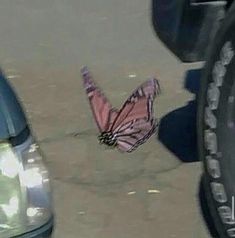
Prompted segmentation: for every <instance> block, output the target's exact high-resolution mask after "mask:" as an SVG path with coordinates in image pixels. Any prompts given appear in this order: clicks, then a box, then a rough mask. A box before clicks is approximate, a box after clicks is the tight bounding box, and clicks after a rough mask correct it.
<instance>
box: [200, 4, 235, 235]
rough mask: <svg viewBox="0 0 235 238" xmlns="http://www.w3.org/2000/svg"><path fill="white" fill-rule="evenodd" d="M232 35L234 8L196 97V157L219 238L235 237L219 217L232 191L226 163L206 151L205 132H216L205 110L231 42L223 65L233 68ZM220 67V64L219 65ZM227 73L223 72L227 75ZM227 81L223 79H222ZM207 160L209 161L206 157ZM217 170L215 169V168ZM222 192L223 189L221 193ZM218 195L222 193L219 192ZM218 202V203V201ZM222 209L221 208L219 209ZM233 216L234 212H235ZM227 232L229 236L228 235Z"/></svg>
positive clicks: (228, 204)
mask: <svg viewBox="0 0 235 238" xmlns="http://www.w3.org/2000/svg"><path fill="white" fill-rule="evenodd" d="M232 30H233V31H235V5H234V6H233V7H232V8H231V9H230V10H229V12H228V13H227V15H226V17H225V19H224V20H223V22H222V24H221V27H220V29H219V31H218V32H217V35H216V37H215V40H214V43H213V46H212V47H211V49H210V53H209V55H208V57H207V62H206V65H205V68H204V72H203V77H202V80H201V90H200V94H199V103H198V118H197V122H198V145H199V156H200V159H201V160H202V161H203V165H204V173H205V179H204V186H205V191H206V196H207V201H208V206H209V208H210V212H211V215H212V217H213V220H214V223H215V226H216V228H217V230H218V233H219V234H220V238H226V237H235V236H229V234H231V229H234V234H235V222H234V224H228V223H230V222H229V220H228V223H227V222H226V219H225V215H226V216H229V213H227V214H225V213H224V212H223V214H222V215H221V212H219V211H221V209H225V210H226V209H227V211H229V208H230V209H231V197H232V196H233V191H232V190H231V187H230V186H229V185H228V184H229V182H228V181H227V180H226V175H225V171H224V170H223V167H224V166H223V163H226V161H224V160H223V158H219V157H218V153H217V152H218V151H217V152H216V154H214V152H213V153H212V152H211V151H210V150H209V149H208V147H207V146H206V145H205V131H206V130H209V132H212V134H213V133H214V134H215V136H217V134H216V130H217V128H214V129H213V128H210V127H209V126H208V125H206V123H205V121H204V117H205V113H204V111H205V108H206V107H208V100H207V95H208V90H209V89H208V88H209V85H210V84H211V83H213V85H216V83H215V82H214V81H215V80H214V78H213V73H212V72H213V70H214V68H215V65H216V63H218V62H219V63H221V62H223V60H222V58H221V57H222V56H221V55H222V53H221V52H222V49H224V47H225V44H229V43H228V42H231V45H232V49H231V50H232V51H233V52H234V56H233V59H231V61H230V62H229V64H227V65H225V66H224V67H225V68H226V70H227V69H228V68H229V66H230V65H231V64H233V65H234V62H235V61H234V58H235V39H234V37H233V39H230V37H232V34H231V33H230V32H231V31H232ZM222 64H223V63H222ZM227 72H228V71H226V73H227ZM226 73H225V75H224V79H225V78H226ZM234 77H235V76H234ZM225 80H226V79H225ZM216 87H217V89H218V90H219V91H220V90H222V89H223V85H221V86H216ZM216 110H217V109H215V110H211V111H212V112H213V113H214V112H215V115H216V113H218V112H216ZM208 156H209V157H208ZM207 158H213V159H215V160H216V161H217V162H218V164H219V165H220V166H219V168H220V173H221V174H220V176H219V177H218V176H216V177H215V176H211V172H210V168H208V160H207ZM217 168H218V167H217ZM234 184H235V181H234ZM214 185H216V186H217V185H218V186H220V188H223V189H224V192H225V194H226V197H227V199H226V201H225V199H219V198H218V197H217V195H216V193H217V192H218V191H217V192H215V191H212V190H213V188H212V187H214ZM221 190H222V189H221ZM220 192H221V191H220ZM217 198H218V199H217ZM221 207H223V208H221ZM234 212H235V211H234ZM229 231H230V233H229Z"/></svg>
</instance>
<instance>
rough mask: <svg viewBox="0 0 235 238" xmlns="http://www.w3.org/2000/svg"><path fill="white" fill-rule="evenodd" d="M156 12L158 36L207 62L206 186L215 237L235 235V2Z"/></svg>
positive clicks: (162, 0) (184, 55)
mask: <svg viewBox="0 0 235 238" xmlns="http://www.w3.org/2000/svg"><path fill="white" fill-rule="evenodd" d="M152 9H153V11H152V21H153V25H154V29H155V31H156V32H157V35H158V36H159V38H160V39H161V40H162V41H163V42H164V43H165V45H166V46H167V47H168V48H169V49H170V50H171V51H172V52H173V53H174V54H175V55H176V56H177V57H178V58H179V59H180V60H181V61H183V62H195V61H206V63H205V66H204V69H203V71H202V78H201V88H200V92H199V102H198V106H199V107H198V121H197V123H198V128H197V130H198V132H197V134H198V147H199V157H200V159H201V160H202V161H203V164H204V176H203V184H204V189H205V193H206V199H207V203H208V207H209V210H210V213H211V217H212V220H213V222H214V224H215V227H216V230H217V233H218V235H217V236H216V237H220V238H225V237H235V218H234V213H235V210H234V209H235V206H234V200H235V0H225V1H219V0H182V1H177V0H152Z"/></svg>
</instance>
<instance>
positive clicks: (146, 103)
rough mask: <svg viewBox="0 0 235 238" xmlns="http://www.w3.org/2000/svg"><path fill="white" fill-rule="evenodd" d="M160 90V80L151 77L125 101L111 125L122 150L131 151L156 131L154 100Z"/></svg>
mask: <svg viewBox="0 0 235 238" xmlns="http://www.w3.org/2000/svg"><path fill="white" fill-rule="evenodd" d="M159 92H160V86H159V82H158V80H156V79H149V80H147V81H146V82H145V83H143V84H142V85H141V86H140V87H138V88H137V89H136V90H135V91H134V92H133V93H132V94H131V96H130V97H129V98H128V99H127V101H126V102H125V103H124V105H123V107H122V108H121V110H120V111H119V113H118V115H117V117H116V119H115V120H114V122H113V124H112V126H111V131H112V132H113V134H114V135H115V136H116V138H117V144H118V148H119V149H120V150H122V151H126V152H131V151H132V150H134V149H135V148H136V147H137V146H138V145H140V144H143V143H144V142H145V141H146V140H147V139H148V138H149V137H150V136H151V135H152V134H153V133H154V131H155V128H156V121H155V119H154V116H153V100H154V99H155V97H156V94H158V93H159Z"/></svg>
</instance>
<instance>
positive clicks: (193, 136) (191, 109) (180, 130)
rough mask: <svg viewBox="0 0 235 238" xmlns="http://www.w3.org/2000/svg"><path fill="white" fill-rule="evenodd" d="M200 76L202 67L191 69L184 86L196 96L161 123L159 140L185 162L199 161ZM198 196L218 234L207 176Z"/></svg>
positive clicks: (209, 225) (211, 227)
mask: <svg viewBox="0 0 235 238" xmlns="http://www.w3.org/2000/svg"><path fill="white" fill-rule="evenodd" d="M200 78H201V69H196V70H189V71H187V73H186V77H185V83H184V87H185V88H186V89H187V90H188V91H190V92H191V93H193V94H195V99H194V100H192V101H189V102H188V104H187V105H186V106H184V107H181V108H177V109H176V110H174V111H172V112H170V113H168V114H166V115H165V116H164V117H163V118H162V119H161V121H160V126H159V133H158V139H159V141H160V142H161V143H162V144H163V145H164V146H165V147H166V148H167V149H169V150H170V151H171V152H172V153H174V154H175V155H176V156H177V157H178V158H179V159H180V160H181V161H182V162H186V163H189V162H196V161H199V156H198V151H197V125H196V124H197V123H196V118H197V103H198V92H199V88H200ZM198 200H199V206H200V209H201V214H202V217H203V219H204V222H205V224H206V226H207V228H208V231H209V233H210V235H211V236H212V237H215V238H218V237H219V236H218V233H217V232H216V227H215V225H214V224H213V219H212V217H211V214H210V211H209V207H208V203H207V200H206V195H205V190H204V187H203V176H202V178H201V182H200V184H199V192H198Z"/></svg>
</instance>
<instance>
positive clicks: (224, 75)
mask: <svg viewBox="0 0 235 238" xmlns="http://www.w3.org/2000/svg"><path fill="white" fill-rule="evenodd" d="M201 80H202V81H201V89H200V94H199V103H198V120H197V123H198V146H199V157H200V159H201V160H202V161H203V165H204V179H203V182H204V188H205V194H206V199H207V203H208V207H209V209H210V214H211V217H212V219H213V222H214V224H215V227H216V229H217V232H218V234H219V236H218V238H227V237H229V238H230V237H235V219H234V213H235V211H234V200H235V4H233V6H232V7H231V9H230V10H229V11H228V13H227V14H226V16H225V18H224V20H223V22H222V23H221V27H220V29H219V30H218V32H217V34H216V37H215V39H214V42H213V46H212V47H211V49H210V54H209V55H208V60H207V62H206V65H205V68H204V72H203V76H202V79H201ZM233 157H234V158H233Z"/></svg>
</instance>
